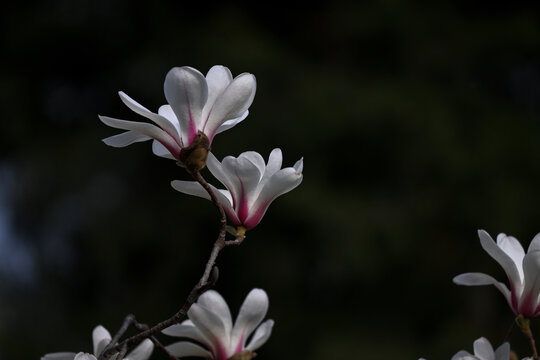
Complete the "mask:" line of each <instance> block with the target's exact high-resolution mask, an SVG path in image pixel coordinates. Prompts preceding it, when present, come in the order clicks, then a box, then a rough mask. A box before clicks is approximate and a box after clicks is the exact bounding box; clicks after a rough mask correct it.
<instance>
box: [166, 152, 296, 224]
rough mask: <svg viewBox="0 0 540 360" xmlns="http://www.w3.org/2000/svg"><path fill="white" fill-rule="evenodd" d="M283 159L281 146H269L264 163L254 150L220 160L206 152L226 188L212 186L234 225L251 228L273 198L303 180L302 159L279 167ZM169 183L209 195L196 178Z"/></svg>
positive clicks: (182, 188) (181, 188) (184, 191)
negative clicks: (290, 165) (271, 147)
mask: <svg viewBox="0 0 540 360" xmlns="http://www.w3.org/2000/svg"><path fill="white" fill-rule="evenodd" d="M282 160H283V157H282V154H281V150H280V149H274V150H272V152H271V153H270V157H269V158H268V163H267V164H265V162H264V159H263V157H262V156H261V155H260V154H259V153H256V152H254V151H248V152H244V153H242V154H240V156H238V158H235V157H233V156H227V157H225V158H224V159H223V162H221V163H220V162H219V161H218V160H217V159H216V157H215V156H214V155H213V154H212V153H210V154H209V155H208V161H207V163H206V165H207V167H208V169H209V170H210V172H211V173H212V175H214V176H215V177H216V178H217V179H218V180H219V181H220V182H221V183H222V184H223V185H225V187H226V188H227V189H226V190H217V189H216V188H214V187H213V186H211V187H212V189H213V190H214V193H215V194H216V197H217V199H218V201H219V202H220V203H221V205H222V206H223V208H224V210H225V212H226V213H227V216H228V217H229V220H230V221H231V222H232V223H233V224H234V225H237V226H242V227H244V228H246V229H251V228H253V227H254V226H256V225H257V224H258V223H259V222H260V221H261V219H262V217H263V216H264V214H265V213H266V210H267V209H268V206H270V204H271V203H272V201H274V199H276V198H277V197H278V196H280V195H282V194H285V193H287V192H289V191H291V190H292V189H294V188H295V187H297V186H298V185H299V184H300V183H301V182H302V170H303V159H300V160H298V161H297V162H296V164H294V166H293V167H288V168H284V169H281V163H282ZM171 185H172V187H173V188H174V189H175V190H178V191H180V192H183V193H185V194H190V195H196V196H200V197H203V198H205V199H210V196H209V195H208V193H207V192H206V191H205V190H204V188H203V187H202V186H201V185H200V184H199V183H197V182H192V181H180V180H175V181H173V182H172V183H171Z"/></svg>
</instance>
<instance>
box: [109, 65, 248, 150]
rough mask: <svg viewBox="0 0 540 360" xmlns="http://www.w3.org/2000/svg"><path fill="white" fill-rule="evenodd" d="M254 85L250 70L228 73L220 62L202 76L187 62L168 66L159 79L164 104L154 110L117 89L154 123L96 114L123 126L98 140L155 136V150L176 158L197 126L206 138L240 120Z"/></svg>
mask: <svg viewBox="0 0 540 360" xmlns="http://www.w3.org/2000/svg"><path fill="white" fill-rule="evenodd" d="M255 90H256V82H255V76H253V75H252V74H249V73H243V74H240V75H238V76H237V77H235V78H234V79H233V77H232V74H231V72H230V70H229V69H228V68H226V67H224V66H219V65H216V66H213V67H212V68H211V69H210V70H209V71H208V73H207V74H206V77H205V76H204V75H203V74H201V73H200V72H199V71H198V70H196V69H194V68H192V67H189V66H183V67H175V68H172V69H171V70H170V71H169V72H168V74H167V76H166V77H165V84H164V91H165V98H166V99H167V102H168V104H166V105H163V106H161V107H160V108H159V110H158V113H157V114H156V113H153V112H151V111H150V110H148V109H147V108H145V107H144V106H142V105H141V104H139V103H137V102H136V101H135V100H133V99H132V98H130V97H129V96H127V95H126V94H125V93H123V92H122V91H120V92H119V93H118V94H119V95H120V99H122V101H123V102H124V104H126V105H127V107H129V108H130V109H131V110H133V111H134V112H135V113H137V114H139V115H141V116H144V117H145V118H147V119H149V120H151V121H152V122H153V123H154V124H155V125H154V124H151V123H148V122H136V121H126V120H119V119H113V118H110V117H107V116H99V119H100V120H101V121H102V122H103V123H105V124H106V125H109V126H111V127H114V128H117V129H123V130H128V131H127V132H124V133H121V134H118V135H115V136H111V137H108V138H106V139H103V141H104V142H105V143H106V144H107V145H110V146H114V147H124V146H127V145H130V144H132V143H135V142H140V141H145V140H149V139H154V142H153V146H152V149H153V151H154V153H155V154H156V155H158V156H162V157H167V158H171V159H176V160H179V156H180V150H181V149H182V148H184V147H188V146H190V145H191V143H192V142H193V140H194V139H195V138H196V137H197V134H198V132H199V131H201V132H203V133H204V134H205V135H206V136H207V137H208V139H209V141H210V143H211V142H212V139H213V138H214V136H215V135H216V134H218V133H220V132H222V131H225V130H227V129H230V128H232V127H233V126H235V125H236V124H238V123H239V122H240V121H242V120H244V119H245V118H246V116H247V115H248V108H249V106H250V105H251V103H252V102H253V98H254V97H255Z"/></svg>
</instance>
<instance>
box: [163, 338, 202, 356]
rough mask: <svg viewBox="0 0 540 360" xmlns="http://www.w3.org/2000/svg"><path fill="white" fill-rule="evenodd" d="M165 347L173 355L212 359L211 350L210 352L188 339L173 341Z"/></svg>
mask: <svg viewBox="0 0 540 360" xmlns="http://www.w3.org/2000/svg"><path fill="white" fill-rule="evenodd" d="M165 349H167V351H168V352H169V353H171V355H173V356H176V357H188V356H196V357H203V358H206V359H212V354H210V352H208V351H207V350H205V349H204V348H202V347H201V346H199V345H196V344H193V343H190V342H187V341H181V342H176V343H173V344H171V345H168V346H166V347H165Z"/></svg>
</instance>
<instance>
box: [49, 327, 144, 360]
mask: <svg viewBox="0 0 540 360" xmlns="http://www.w3.org/2000/svg"><path fill="white" fill-rule="evenodd" d="M111 340H112V338H111V334H110V333H109V332H108V331H107V329H105V328H104V327H103V326H101V325H99V326H96V327H95V328H94V331H92V342H93V344H94V355H92V354H88V353H82V352H80V353H78V354H76V353H74V352H61V353H52V354H47V355H45V356H43V357H42V358H41V360H96V358H97V357H98V356H99V355H100V354H101V352H102V351H103V349H105V347H106V346H107V345H109V343H110V342H111ZM153 349H154V344H153V343H152V341H151V340H149V339H145V340H143V341H142V342H141V343H140V344H139V345H138V346H137V347H136V348H135V349H133V351H131V352H130V353H129V354H127V355H126V356H125V357H124V359H125V360H147V359H148V358H150V355H151V354H152V350H153ZM110 359H111V360H114V359H116V354H115V355H113V356H112V357H111V358H110Z"/></svg>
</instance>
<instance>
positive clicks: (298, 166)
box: [293, 158, 304, 173]
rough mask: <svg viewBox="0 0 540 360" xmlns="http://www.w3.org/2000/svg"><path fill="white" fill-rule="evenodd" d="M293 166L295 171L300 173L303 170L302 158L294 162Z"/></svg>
mask: <svg viewBox="0 0 540 360" xmlns="http://www.w3.org/2000/svg"><path fill="white" fill-rule="evenodd" d="M293 168H294V170H296V172H297V173H302V171H304V158H300V160H298V161H297V162H296V163H294V165H293Z"/></svg>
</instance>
